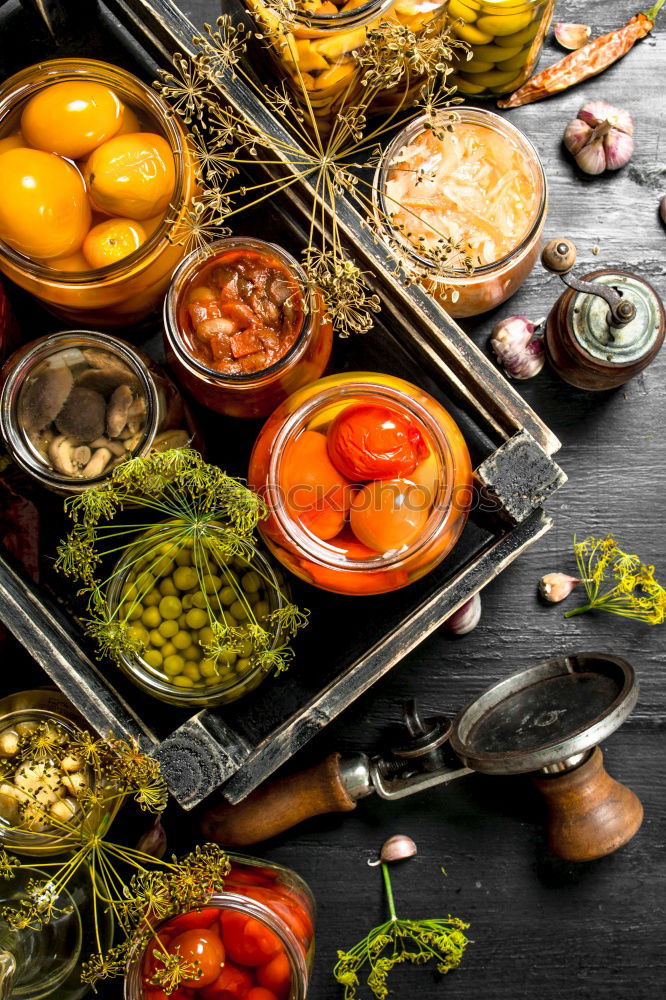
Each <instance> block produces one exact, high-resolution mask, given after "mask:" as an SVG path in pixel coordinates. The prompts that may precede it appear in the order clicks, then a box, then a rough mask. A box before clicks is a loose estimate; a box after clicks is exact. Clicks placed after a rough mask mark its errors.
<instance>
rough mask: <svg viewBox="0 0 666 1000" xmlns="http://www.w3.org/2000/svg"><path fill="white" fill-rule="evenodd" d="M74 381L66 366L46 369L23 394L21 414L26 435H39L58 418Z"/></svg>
mask: <svg viewBox="0 0 666 1000" xmlns="http://www.w3.org/2000/svg"><path fill="white" fill-rule="evenodd" d="M73 386H74V379H73V378H72V373H71V371H70V369H69V368H67V367H66V366H63V367H61V368H60V367H59V368H47V369H46V371H44V372H42V374H41V375H38V376H37V378H36V379H35V380H34V381H33V382H31V383H30V384H29V385H28V386H27V387H26V390H25V392H24V394H23V398H22V401H21V402H22V414H23V420H24V422H25V426H26V430H27V431H28V433H30V434H33V433H39V432H40V431H42V430H44V428H45V427H47V426H48V424H50V423H52V422H53V420H55V418H56V417H57V416H58V414H59V413H60V411H61V410H62V408H63V406H64V405H65V403H66V401H67V397H68V396H69V394H70V392H71V391H72V388H73Z"/></svg>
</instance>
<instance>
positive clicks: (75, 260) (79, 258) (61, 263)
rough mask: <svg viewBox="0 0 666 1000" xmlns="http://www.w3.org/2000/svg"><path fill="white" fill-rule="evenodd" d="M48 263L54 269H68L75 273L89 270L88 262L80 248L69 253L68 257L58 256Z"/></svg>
mask: <svg viewBox="0 0 666 1000" xmlns="http://www.w3.org/2000/svg"><path fill="white" fill-rule="evenodd" d="M50 264H51V267H52V268H54V270H56V271H70V272H72V273H75V274H81V273H82V272H83V271H89V270H90V264H89V263H88V261H87V260H86V259H85V257H84V256H83V252H82V251H81V250H77V251H76V253H71V254H69V256H68V257H58V259H57V260H52V261H50Z"/></svg>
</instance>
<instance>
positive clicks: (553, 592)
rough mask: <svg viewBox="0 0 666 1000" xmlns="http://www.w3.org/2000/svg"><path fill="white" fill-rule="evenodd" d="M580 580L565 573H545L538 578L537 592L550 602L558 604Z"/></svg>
mask: <svg viewBox="0 0 666 1000" xmlns="http://www.w3.org/2000/svg"><path fill="white" fill-rule="evenodd" d="M582 582H583V581H582V580H578V579H577V578H576V577H575V576H567V574H566V573H546V575H545V576H542V577H541V579H540V580H539V593H540V594H541V596H542V597H543V598H544V600H546V601H548V602H549V603H550V604H559V603H560V601H563V600H564V599H565V598H567V597H568V596H569V594H570V593H571V591H572V590H573V589H574V587H577V586H578V584H579V583H582Z"/></svg>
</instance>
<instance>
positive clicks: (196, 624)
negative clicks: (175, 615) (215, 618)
mask: <svg viewBox="0 0 666 1000" xmlns="http://www.w3.org/2000/svg"><path fill="white" fill-rule="evenodd" d="M185 621H186V622H187V627H188V628H193V629H195V630H198V629H200V628H204V626H205V625H207V624H208V615H207V614H206V612H205V611H202V610H201V608H193V609H192V611H188V612H187V614H186V616H185Z"/></svg>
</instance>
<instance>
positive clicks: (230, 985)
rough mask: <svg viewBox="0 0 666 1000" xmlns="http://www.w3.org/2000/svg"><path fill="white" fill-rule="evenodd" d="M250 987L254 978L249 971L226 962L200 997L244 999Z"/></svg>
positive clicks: (211, 999)
mask: <svg viewBox="0 0 666 1000" xmlns="http://www.w3.org/2000/svg"><path fill="white" fill-rule="evenodd" d="M252 986H254V978H253V976H252V973H251V972H250V971H249V969H241V968H239V966H237V965H234V963H233V962H230V961H228V960H227V961H226V962H225V963H224V968H223V969H222V972H221V973H220V974H219V976H218V977H217V979H216V980H215V982H214V983H211V984H210V986H204V988H203V989H202V991H201V994H200V996H201V997H202V998H203V1000H231V998H233V997H238V998H244V997H245V995H246V994H247V991H248V990H249V989H250V987H252ZM148 1000H149V998H148Z"/></svg>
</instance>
